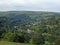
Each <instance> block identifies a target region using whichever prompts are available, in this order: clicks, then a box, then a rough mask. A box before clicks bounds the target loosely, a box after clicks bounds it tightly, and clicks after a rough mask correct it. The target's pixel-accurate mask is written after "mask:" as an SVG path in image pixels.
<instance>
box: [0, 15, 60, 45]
mask: <svg viewBox="0 0 60 45" xmlns="http://www.w3.org/2000/svg"><path fill="white" fill-rule="evenodd" d="M35 16H36V15H35ZM13 17H14V16H13ZM27 17H28V18H27ZM38 17H39V16H38ZM21 18H23V19H22V20H21ZM26 19H27V20H26ZM25 20H26V21H25ZM29 20H30V21H29ZM27 29H30V30H31V31H34V32H32V33H27V32H25V31H27ZM0 40H5V41H11V42H19V43H32V44H35V45H59V42H60V16H56V15H55V16H46V17H45V18H42V17H41V19H39V18H38V20H37V18H36V19H35V18H34V19H33V20H32V18H31V17H29V16H26V15H25V16H24V15H19V16H16V18H8V17H0Z"/></svg>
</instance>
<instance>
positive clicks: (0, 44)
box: [0, 41, 33, 45]
mask: <svg viewBox="0 0 60 45" xmlns="http://www.w3.org/2000/svg"><path fill="white" fill-rule="evenodd" d="M0 45H33V44H25V43H15V42H7V41H0Z"/></svg>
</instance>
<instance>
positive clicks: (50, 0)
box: [0, 0, 60, 12]
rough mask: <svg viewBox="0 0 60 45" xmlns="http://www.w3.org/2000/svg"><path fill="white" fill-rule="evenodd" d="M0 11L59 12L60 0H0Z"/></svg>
mask: <svg viewBox="0 0 60 45" xmlns="http://www.w3.org/2000/svg"><path fill="white" fill-rule="evenodd" d="M0 11H59V12H60V0H0Z"/></svg>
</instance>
